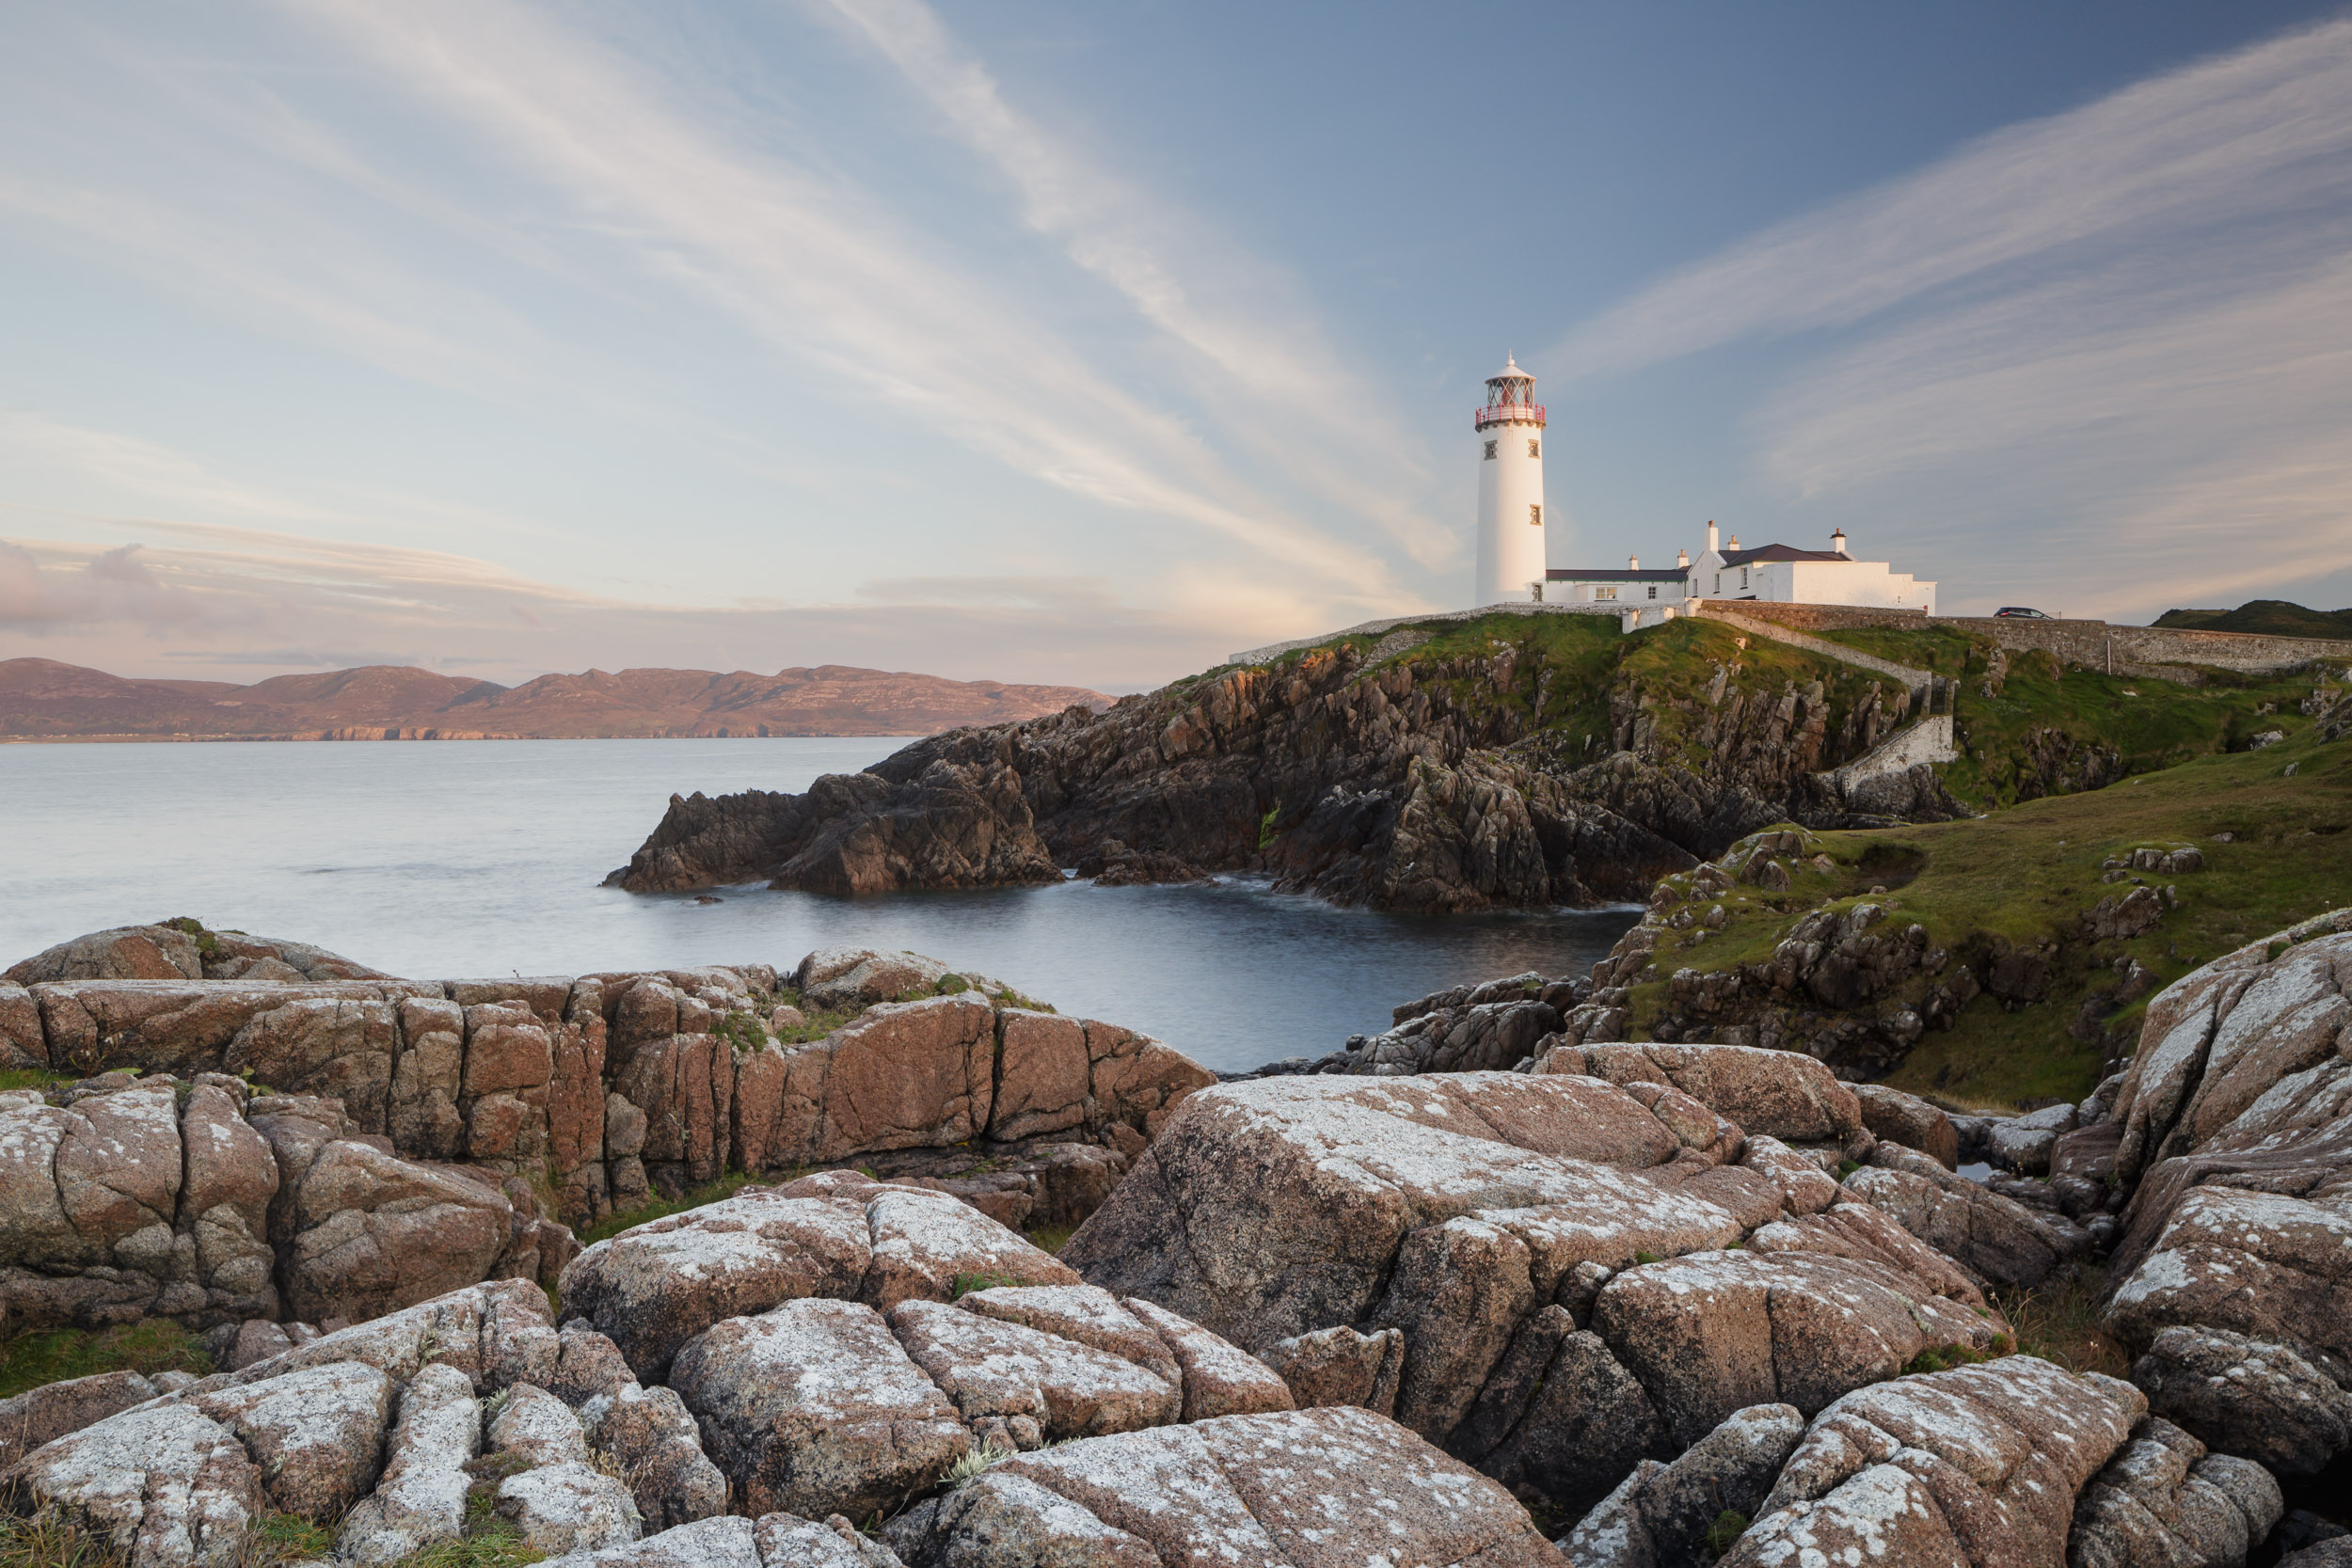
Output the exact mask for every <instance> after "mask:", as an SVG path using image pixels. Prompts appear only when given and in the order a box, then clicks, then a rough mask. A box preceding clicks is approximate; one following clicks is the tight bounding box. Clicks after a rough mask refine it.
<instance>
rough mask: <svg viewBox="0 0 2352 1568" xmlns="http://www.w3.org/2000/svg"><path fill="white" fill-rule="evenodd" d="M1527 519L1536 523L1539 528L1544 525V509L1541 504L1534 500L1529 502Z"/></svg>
mask: <svg viewBox="0 0 2352 1568" xmlns="http://www.w3.org/2000/svg"><path fill="white" fill-rule="evenodd" d="M1527 520H1528V521H1529V522H1531V523H1534V525H1535V526H1536V527H1537V528H1541V527H1543V526H1544V509H1543V508H1542V507H1541V506H1538V505H1536V504H1535V503H1534V502H1533V501H1530V502H1528V505H1527Z"/></svg>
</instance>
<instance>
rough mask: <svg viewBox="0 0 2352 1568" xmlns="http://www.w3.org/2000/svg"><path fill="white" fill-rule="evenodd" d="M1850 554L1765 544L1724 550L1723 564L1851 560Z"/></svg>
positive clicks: (1743, 564)
mask: <svg viewBox="0 0 2352 1568" xmlns="http://www.w3.org/2000/svg"><path fill="white" fill-rule="evenodd" d="M1852 559H1853V557H1852V556H1850V555H1845V554H1841V553H1840V552H1838V551H1836V550H1801V549H1799V548H1797V547H1796V546H1794V545H1766V546H1764V547H1763V548H1761V549H1754V550H1725V551H1724V565H1726V566H1745V565H1748V564H1749V563H1750V562H1757V561H1851V560H1852Z"/></svg>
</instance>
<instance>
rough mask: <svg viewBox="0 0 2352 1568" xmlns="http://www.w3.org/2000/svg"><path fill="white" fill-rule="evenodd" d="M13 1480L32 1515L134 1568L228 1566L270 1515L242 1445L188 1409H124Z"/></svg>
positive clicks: (31, 1461)
mask: <svg viewBox="0 0 2352 1568" xmlns="http://www.w3.org/2000/svg"><path fill="white" fill-rule="evenodd" d="M8 1480H9V1481H11V1482H12V1483H13V1484H14V1485H15V1486H17V1487H18V1488H20V1489H21V1491H22V1493H23V1495H24V1497H25V1498H26V1500H28V1501H29V1502H30V1504H31V1505H32V1506H33V1507H34V1508H54V1509H56V1510H58V1511H60V1512H61V1513H66V1514H68V1515H70V1516H72V1517H76V1518H79V1519H81V1520H83V1521H85V1522H87V1525H88V1526H89V1527H90V1528H92V1529H93V1530H94V1531H96V1532H98V1533H100V1534H103V1535H104V1536H105V1537H106V1538H107V1540H108V1542H109V1543H110V1544H111V1545H112V1547H113V1550H114V1551H115V1552H116V1553H117V1554H118V1555H119V1557H120V1558H121V1559H122V1560H123V1561H124V1562H125V1563H126V1564H128V1568H186V1565H188V1564H204V1565H208V1568H209V1565H214V1564H219V1565H223V1568H226V1565H228V1564H231V1563H234V1562H235V1561H236V1560H238V1553H239V1552H240V1550H241V1549H242V1547H243V1545H244V1542H245V1535H246V1531H247V1530H248V1529H249V1528H251V1527H252V1526H253V1524H254V1523H255V1522H256V1521H257V1520H258V1519H259V1517H260V1516H261V1514H262V1513H263V1512H264V1511H265V1509H266V1503H265V1500H264V1498H263V1495H262V1477H261V1472H260V1471H259V1470H258V1469H256V1468H255V1466H254V1465H253V1462H252V1461H251V1459H249V1458H248V1457H247V1456H246V1450H245V1447H244V1445H243V1444H241V1443H239V1442H238V1441H237V1438H236V1435H235V1434H234V1433H230V1432H229V1431H228V1430H227V1429H226V1428H224V1427H222V1426H220V1425H219V1424H218V1423H216V1422H215V1421H213V1420H211V1419H209V1418H206V1417H205V1416H204V1415H203V1414H202V1413H200V1412H199V1411H198V1410H197V1409H195V1408H194V1407H193V1406H191V1405H186V1404H157V1405H149V1406H146V1407H143V1408H140V1409H136V1410H130V1411H125V1412H124V1413H123V1414H121V1415H119V1416H116V1417H113V1418H110V1419H107V1420H104V1421H101V1422H99V1423H98V1424H97V1425H96V1426H93V1427H89V1428H87V1429H86V1430H84V1431H82V1432H78V1433H73V1434H72V1435H71V1436H68V1437H61V1438H58V1439H57V1440H56V1442H53V1443H51V1444H49V1445H47V1446H46V1447H44V1448H41V1449H36V1450H35V1451H34V1452H33V1453H31V1454H29V1455H27V1456H26V1457H25V1458H24V1460H23V1461H22V1462H20V1463H19V1464H18V1465H17V1466H16V1468H15V1469H13V1470H11V1471H10V1472H8Z"/></svg>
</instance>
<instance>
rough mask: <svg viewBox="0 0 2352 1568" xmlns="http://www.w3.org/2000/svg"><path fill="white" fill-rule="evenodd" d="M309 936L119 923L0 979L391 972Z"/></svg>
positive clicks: (183, 923) (281, 977) (332, 976)
mask: <svg viewBox="0 0 2352 1568" xmlns="http://www.w3.org/2000/svg"><path fill="white" fill-rule="evenodd" d="M390 978H391V976H390V975H389V974H385V973H384V972H383V971H381V970H375V969H370V968H369V967H368V966H367V965H365V964H362V963H355V962H353V961H352V960H351V959H349V958H344V957H342V955H341V954H337V953H329V952H328V951H326V949H325V948H323V947H313V946H311V945H310V943H309V942H281V941H279V940H278V939H277V938H275V937H256V936H247V935H246V933H245V932H243V931H213V930H207V929H206V928H205V927H204V926H203V924H202V922H200V921H197V920H168V921H159V922H157V923H156V924H154V925H151V926H118V927H115V928H114V929H113V930H111V931H92V932H90V933H89V934H88V935H87V936H80V937H75V938H73V939H72V941H70V942H59V943H57V945H56V946H55V947H51V948H48V949H46V950H44V951H42V952H40V953H36V954H34V955H33V956H32V957H31V958H26V959H24V961H22V962H20V963H17V964H13V965H11V966H10V967H9V968H8V971H7V972H6V973H5V974H0V980H5V981H7V982H8V984H9V985H12V986H29V985H33V984H35V983H37V982H39V981H42V980H253V981H273V980H274V981H303V980H318V981H328V980H389V979H390Z"/></svg>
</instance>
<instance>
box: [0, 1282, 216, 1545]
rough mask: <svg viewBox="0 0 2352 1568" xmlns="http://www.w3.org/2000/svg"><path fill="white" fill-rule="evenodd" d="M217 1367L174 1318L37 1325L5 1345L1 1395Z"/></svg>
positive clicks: (0, 1361) (1, 1349)
mask: <svg viewBox="0 0 2352 1568" xmlns="http://www.w3.org/2000/svg"><path fill="white" fill-rule="evenodd" d="M211 1370H213V1358H212V1357H211V1356H210V1355H208V1354H205V1352H204V1341H203V1340H201V1339H199V1338H198V1337H197V1336H196V1335H194V1334H192V1333H190V1332H189V1331H188V1330H187V1329H184V1328H182V1327H181V1326H180V1325H179V1324H178V1323H173V1322H172V1321H171V1320H170V1319H169V1318H150V1319H148V1320H147V1321H145V1322H143V1323H121V1324H118V1325H116V1326H115V1327H113V1328H36V1329H30V1330H27V1331H26V1332H24V1333H23V1334H20V1335H18V1336H17V1337H16V1338H13V1339H10V1340H9V1341H8V1343H7V1345H6V1346H5V1347H0V1399H10V1398H13V1397H14V1396H16V1395H18V1394H21V1393H23V1392H24V1391H25V1390H26V1389H27V1388H38V1387H40V1386H41V1385H42V1384H44V1383H56V1382H58V1381H60V1380H62V1379H65V1378H69V1377H91V1376H94V1375H96V1374H97V1373H100V1372H119V1371H134V1372H138V1373H140V1374H142V1375H145V1376H152V1375H154V1374H155V1373H157V1372H194V1373H196V1374H197V1375H198V1376H199V1377H201V1376H203V1375H204V1374H206V1373H207V1372H210V1371H211ZM0 1568H5V1565H0Z"/></svg>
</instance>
